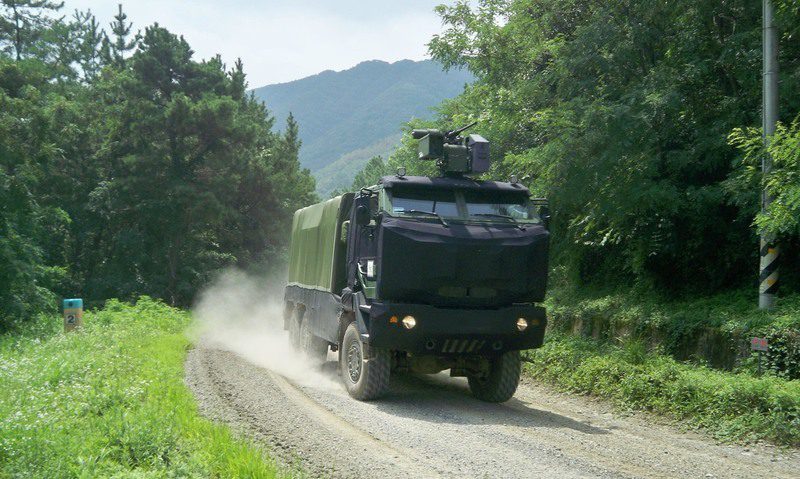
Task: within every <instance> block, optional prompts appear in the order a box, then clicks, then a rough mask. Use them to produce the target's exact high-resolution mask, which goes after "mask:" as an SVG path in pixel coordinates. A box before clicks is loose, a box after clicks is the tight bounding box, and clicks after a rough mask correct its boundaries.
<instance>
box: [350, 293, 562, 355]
mask: <svg viewBox="0 0 800 479" xmlns="http://www.w3.org/2000/svg"><path fill="white" fill-rule="evenodd" d="M407 315H411V316H413V317H414V318H415V319H416V326H415V327H414V328H412V329H406V328H405V327H404V326H403V324H402V319H403V318H404V317H405V316H407ZM365 316H367V315H365ZM368 317H369V322H368V325H367V329H368V331H369V343H370V345H372V346H374V347H376V348H385V349H393V350H399V351H408V352H410V353H417V354H437V355H459V354H462V355H463V354H500V353H502V352H505V351H513V350H522V349H533V348H538V347H540V346H541V345H542V341H543V340H544V330H545V327H546V326H547V316H546V315H545V309H544V308H542V307H540V306H529V305H519V306H510V307H507V308H501V309H489V310H487V309H446V308H436V307H434V306H429V305H423V304H409V303H385V302H373V303H372V305H371V307H370V308H369V315H368ZM392 317H395V318H396V319H395V321H396V322H392ZM518 318H525V319H526V320H527V321H528V327H527V329H525V331H519V330H518V329H517V325H516V323H517V319H518Z"/></svg>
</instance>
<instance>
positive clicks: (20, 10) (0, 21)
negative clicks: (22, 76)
mask: <svg viewBox="0 0 800 479" xmlns="http://www.w3.org/2000/svg"><path fill="white" fill-rule="evenodd" d="M63 6H64V2H53V1H50V0H2V2H0V7H1V8H2V15H0V45H3V44H5V45H6V46H5V47H4V48H3V51H5V52H7V53H13V55H14V58H16V60H17V61H19V60H21V59H22V58H23V57H25V56H27V55H30V54H32V52H34V51H35V50H36V48H37V46H41V45H37V44H39V42H40V41H41V39H42V36H43V34H44V33H45V32H46V31H47V30H48V29H49V28H50V27H51V25H52V23H53V19H52V18H51V17H50V16H48V13H50V12H57V11H58V10H60V9H61V8H62V7H63Z"/></svg>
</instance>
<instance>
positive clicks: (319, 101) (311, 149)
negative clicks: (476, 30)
mask: <svg viewBox="0 0 800 479" xmlns="http://www.w3.org/2000/svg"><path fill="white" fill-rule="evenodd" d="M472 79H473V76H472V74H470V73H469V72H468V71H466V70H452V71H450V72H443V71H442V66H441V64H439V63H437V62H433V61H430V60H425V61H419V62H414V61H410V60H403V61H399V62H395V63H391V64H390V63H386V62H383V61H377V60H374V61H367V62H362V63H360V64H358V65H356V66H355V67H353V68H350V69H348V70H344V71H341V72H333V71H325V72H322V73H319V74H317V75H313V76H310V77H307V78H303V79H300V80H296V81H292V82H288V83H281V84H277V85H268V86H264V87H261V88H256V89H255V90H253V92H254V94H255V95H256V97H257V98H259V99H261V100H264V101H265V102H266V103H267V105H269V106H270V108H271V109H272V111H273V112H274V113H275V117H276V118H278V119H282V118H285V117H287V116H288V115H289V112H290V111H291V112H292V113H293V114H294V115H295V117H296V118H297V120H298V121H299V122H300V125H301V128H300V138H301V139H302V141H303V148H302V150H301V151H300V160H301V162H302V164H303V166H305V167H308V168H310V169H311V171H312V172H313V173H314V176H316V178H317V181H318V188H319V190H318V191H319V193H320V195H321V196H323V197H327V196H328V193H329V192H331V191H332V190H334V189H336V188H339V187H347V186H349V185H350V182H351V181H352V177H353V175H354V174H355V173H356V172H357V171H358V170H360V169H361V168H363V166H364V164H365V163H366V162H367V160H369V159H370V158H371V157H373V156H375V155H383V154H385V153H386V152H388V151H391V150H392V146H393V145H394V144H396V143H397V141H396V136H397V134H398V127H399V126H400V124H402V123H403V122H406V121H408V120H409V119H411V118H414V117H417V118H428V117H430V116H432V114H433V112H432V107H434V106H435V105H437V104H439V103H440V102H441V101H442V100H443V99H445V98H450V97H453V96H456V95H458V94H459V93H461V92H462V91H463V90H464V85H465V84H467V83H469V82H471V81H472ZM390 140H391V144H389V142H390ZM362 150H363V151H362ZM333 163H337V164H338V165H339V166H338V168H336V169H331V168H329V167H330V166H331V165H332V164H333ZM343 168H344V169H346V170H347V171H348V172H349V176H344V175H340V174H337V172H338V171H339V170H341V169H343ZM331 175H335V176H336V177H335V178H331V177H330V176H331Z"/></svg>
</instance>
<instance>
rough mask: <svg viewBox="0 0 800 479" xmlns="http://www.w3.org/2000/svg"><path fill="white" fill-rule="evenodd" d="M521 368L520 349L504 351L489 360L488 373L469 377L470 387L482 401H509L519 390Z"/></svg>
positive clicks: (473, 393)
mask: <svg viewBox="0 0 800 479" xmlns="http://www.w3.org/2000/svg"><path fill="white" fill-rule="evenodd" d="M521 369H522V363H521V361H520V358H519V351H509V352H507V353H503V354H502V355H500V356H497V357H495V358H492V359H491V360H490V361H489V372H488V373H487V374H485V375H481V376H478V375H472V376H468V377H467V380H468V382H469V389H470V391H472V395H473V396H475V397H476V398H478V399H480V400H481V401H486V402H505V401H508V400H509V399H511V396H513V395H514V393H515V392H516V391H517V386H518V385H519V375H520V371H521Z"/></svg>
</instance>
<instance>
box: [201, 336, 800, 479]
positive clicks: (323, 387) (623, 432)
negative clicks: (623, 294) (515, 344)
mask: <svg viewBox="0 0 800 479" xmlns="http://www.w3.org/2000/svg"><path fill="white" fill-rule="evenodd" d="M333 359H334V354H330V355H329V361H328V362H327V363H326V364H324V365H323V366H321V367H320V368H319V370H318V371H315V372H313V373H312V374H309V376H308V378H307V380H304V381H297V380H296V379H294V380H289V379H287V378H286V377H284V376H283V375H281V374H278V373H276V372H274V371H271V370H270V369H268V368H265V367H263V365H256V364H253V363H251V362H248V361H247V360H245V359H243V358H242V357H241V356H239V355H237V354H235V353H233V352H230V351H225V350H221V349H217V348H215V347H212V346H208V345H206V346H203V345H201V346H198V347H197V348H196V349H194V350H192V351H190V353H189V356H188V359H187V363H186V382H187V384H188V385H189V386H190V388H191V389H192V391H193V392H194V393H195V395H196V397H197V399H198V401H199V403H200V407H201V410H202V412H203V413H204V414H205V415H207V416H209V417H211V418H214V419H217V420H221V421H224V422H226V423H229V424H231V425H232V426H233V427H234V428H235V429H236V430H238V431H239V432H241V433H243V434H246V435H248V436H250V437H253V438H255V439H256V440H257V441H260V442H261V443H263V444H265V445H266V447H267V448H268V449H269V450H270V452H271V454H272V455H273V456H274V457H276V458H277V460H278V461H279V462H280V463H281V464H282V465H283V466H284V467H286V468H287V469H288V470H298V469H302V470H305V471H306V473H307V475H308V476H310V477H336V478H340V477H355V478H397V477H409V478H418V477H420V478H425V477H491V478H497V477H509V478H510V477H531V478H549V477H557V478H574V477H601V478H605V477H698V478H712V477H713V478H729V477H730V478H732V477H741V478H757V477H765V478H766V477H769V478H798V477H800V457H799V456H798V453H797V452H796V451H785V450H780V449H778V448H774V447H768V446H751V447H743V446H729V445H716V444H714V443H713V442H712V441H710V440H709V439H707V438H705V437H703V436H702V435H700V434H696V433H686V432H681V431H678V430H677V429H675V428H674V427H671V426H668V425H664V424H658V423H656V420H655V419H654V418H653V417H650V416H648V415H633V416H623V415H621V414H619V413H617V412H614V410H613V409H611V408H610V407H609V406H608V405H607V404H604V403H602V402H600V401H594V400H591V399H588V398H584V397H573V396H569V395H565V394H561V393H557V392H554V391H552V390H551V389H549V388H547V387H543V386H540V385H537V384H535V383H532V382H527V381H525V382H523V384H522V385H521V386H520V388H519V390H518V391H517V394H516V396H515V397H514V398H513V399H512V400H511V401H509V402H507V403H505V404H500V405H497V404H486V403H482V402H479V401H477V400H475V399H473V398H472V397H471V396H470V394H469V391H468V389H467V385H466V381H465V380H463V379H462V378H450V377H448V376H447V375H446V374H439V375H436V376H413V375H402V376H395V377H393V378H392V388H391V391H390V394H389V395H388V397H387V398H385V399H383V400H380V401H374V402H368V403H364V402H358V401H355V400H353V399H351V398H350V397H349V396H348V395H347V393H346V392H345V391H344V388H343V387H341V386H339V384H338V379H337V378H336V363H335V362H334V361H333ZM298 383H302V385H299V384H298Z"/></svg>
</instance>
